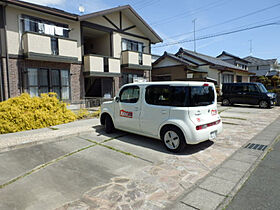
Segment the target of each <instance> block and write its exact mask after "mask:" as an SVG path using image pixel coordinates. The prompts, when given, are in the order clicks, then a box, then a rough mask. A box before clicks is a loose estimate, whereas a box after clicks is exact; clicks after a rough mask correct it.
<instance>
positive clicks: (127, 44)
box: [122, 39, 144, 53]
mask: <svg viewBox="0 0 280 210" xmlns="http://www.w3.org/2000/svg"><path fill="white" fill-rule="evenodd" d="M125 50H129V51H134V52H141V53H143V50H144V44H143V43H142V42H136V41H132V40H128V39H122V51H125Z"/></svg>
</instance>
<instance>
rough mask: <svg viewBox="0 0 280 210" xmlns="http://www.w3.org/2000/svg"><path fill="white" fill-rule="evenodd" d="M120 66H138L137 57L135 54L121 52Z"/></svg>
mask: <svg viewBox="0 0 280 210" xmlns="http://www.w3.org/2000/svg"><path fill="white" fill-rule="evenodd" d="M122 64H135V65H138V64H139V55H138V53H137V52H132V51H124V52H122Z"/></svg>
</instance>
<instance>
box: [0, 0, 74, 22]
mask: <svg viewBox="0 0 280 210" xmlns="http://www.w3.org/2000/svg"><path fill="white" fill-rule="evenodd" d="M0 1H2V2H6V3H9V4H13V5H16V6H20V7H25V8H28V9H33V10H37V11H40V12H44V13H48V14H52V15H56V16H60V17H63V18H67V19H72V20H78V16H79V15H76V14H73V13H69V12H65V11H63V10H60V9H56V8H53V7H47V6H42V5H38V4H33V3H29V2H25V1H19V0H0Z"/></svg>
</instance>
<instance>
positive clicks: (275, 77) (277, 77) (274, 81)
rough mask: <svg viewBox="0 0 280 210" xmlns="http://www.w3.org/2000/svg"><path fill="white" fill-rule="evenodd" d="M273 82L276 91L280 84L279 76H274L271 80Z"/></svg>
mask: <svg viewBox="0 0 280 210" xmlns="http://www.w3.org/2000/svg"><path fill="white" fill-rule="evenodd" d="M271 81H272V82H273V86H274V89H276V88H277V86H278V85H279V84H280V77H279V76H277V75H274V76H273V77H272V78H271Z"/></svg>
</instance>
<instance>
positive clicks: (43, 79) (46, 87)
mask: <svg viewBox="0 0 280 210" xmlns="http://www.w3.org/2000/svg"><path fill="white" fill-rule="evenodd" d="M27 78H28V79H27V81H28V87H27V89H28V92H29V94H30V95H31V96H32V97H33V96H39V95H40V94H42V93H48V92H55V93H56V94H57V97H58V98H59V99H62V100H70V82H69V79H70V77H69V70H58V69H41V68H40V69H37V68H29V69H28V70H27Z"/></svg>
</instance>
